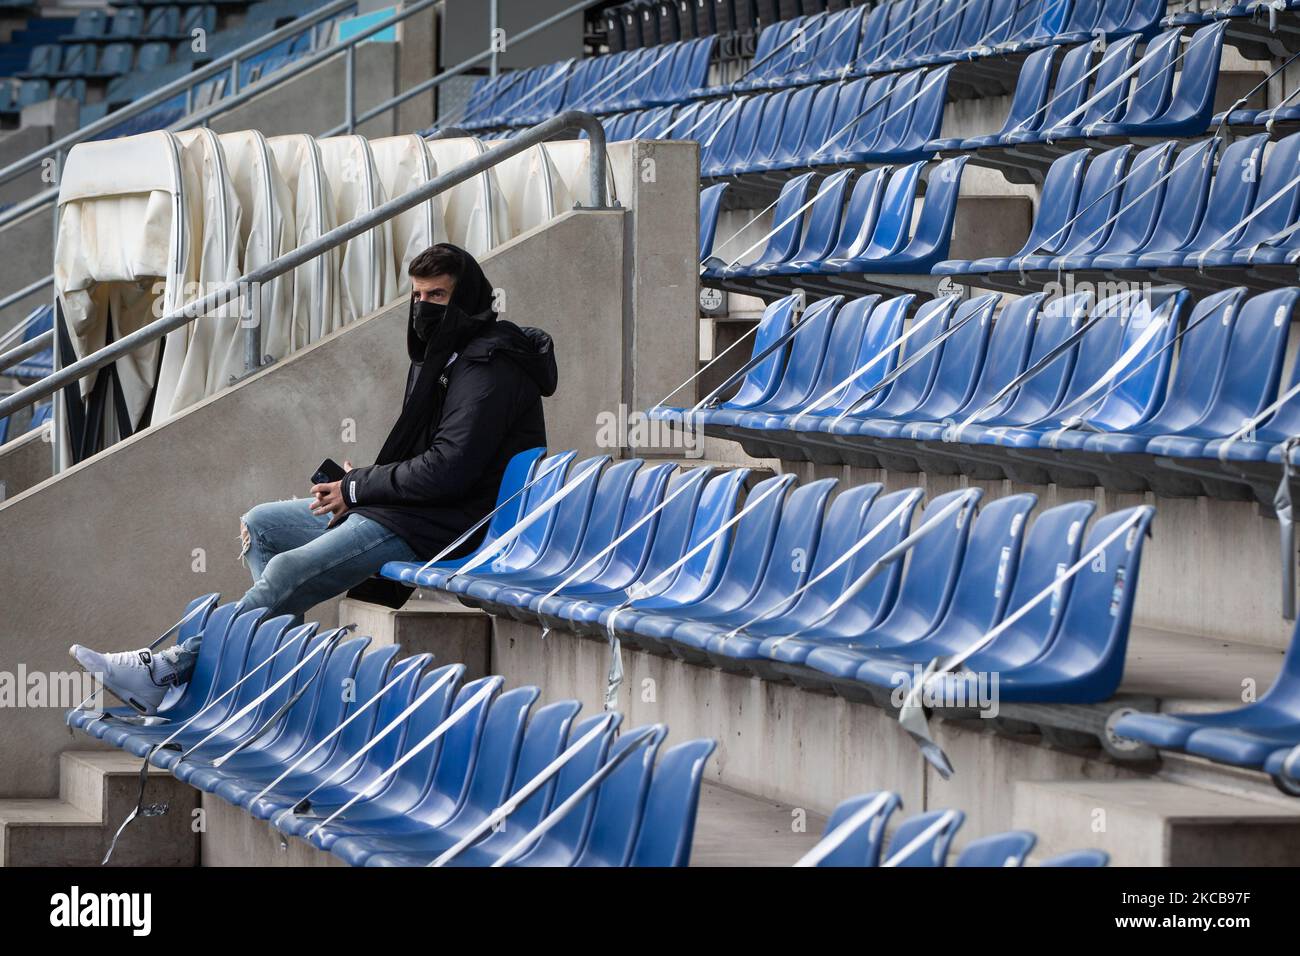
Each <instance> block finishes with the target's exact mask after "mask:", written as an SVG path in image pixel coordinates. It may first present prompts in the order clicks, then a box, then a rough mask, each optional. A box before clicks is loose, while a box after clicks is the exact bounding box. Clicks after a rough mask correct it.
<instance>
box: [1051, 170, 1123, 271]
mask: <svg viewBox="0 0 1300 956" xmlns="http://www.w3.org/2000/svg"><path fill="white" fill-rule="evenodd" d="M1132 151H1133V147H1132V146H1117V147H1115V148H1114V149H1112V150H1108V151H1107V152H1105V153H1102V154H1101V155H1100V156H1097V157H1096V158H1094V159H1093V160H1092V162H1091V163H1089V164H1088V171H1087V172H1086V173H1084V176H1083V186H1082V187H1081V188H1080V189H1079V204H1078V211H1077V212H1076V213H1075V215H1074V216H1073V222H1071V223H1070V225H1069V230H1070V231H1069V233H1068V235H1067V237H1066V239H1065V240H1064V241H1063V242H1062V244H1061V251H1062V252H1069V251H1070V250H1073V249H1079V250H1080V251H1086V250H1087V248H1088V247H1087V245H1086V244H1087V243H1089V242H1092V243H1101V242H1105V240H1106V237H1107V236H1109V235H1110V231H1111V229H1112V228H1114V220H1115V212H1116V210H1117V209H1118V208H1119V201H1120V196H1121V194H1122V193H1123V183H1122V180H1123V178H1124V171H1125V170H1126V169H1127V167H1128V165H1129V162H1128V161H1129V156H1130V154H1131V153H1132Z"/></svg>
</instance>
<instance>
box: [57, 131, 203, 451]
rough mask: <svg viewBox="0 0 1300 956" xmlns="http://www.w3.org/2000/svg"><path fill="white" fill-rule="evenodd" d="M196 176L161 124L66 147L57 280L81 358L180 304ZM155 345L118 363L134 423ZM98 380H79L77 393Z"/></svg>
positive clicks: (190, 274)
mask: <svg viewBox="0 0 1300 956" xmlns="http://www.w3.org/2000/svg"><path fill="white" fill-rule="evenodd" d="M200 175H201V174H200V172H199V171H198V170H197V169H196V168H195V166H194V158H193V155H192V154H191V153H189V152H187V151H186V150H185V149H184V147H183V145H182V144H181V142H180V141H179V140H178V139H177V138H176V137H175V136H174V135H172V134H171V133H167V132H153V133H143V134H141V135H139V136H129V137H124V138H122V139H116V140H106V141H102V142H90V143H83V144H81V145H79V146H77V147H76V148H75V149H73V150H72V151H71V152H70V153H69V155H68V160H67V163H66V165H65V166H64V169H63V175H62V177H61V178H60V182H59V228H58V236H57V239H56V243H55V253H54V283H55V292H56V293H57V295H58V297H59V300H60V305H61V308H62V313H63V316H64V320H65V322H66V325H67V330H68V335H69V338H70V340H71V343H72V348H73V351H74V352H75V353H76V355H77V357H78V358H81V357H84V356H86V355H88V354H90V353H91V352H94V351H96V350H97V349H99V348H101V347H103V346H104V344H105V343H106V342H107V341H108V339H109V336H110V335H111V337H112V338H113V339H114V340H116V339H120V338H121V337H122V336H124V335H127V334H128V333H130V332H133V331H135V330H136V329H138V328H141V327H142V326H144V325H147V324H148V323H149V322H151V321H153V320H154V319H155V318H156V317H157V316H159V315H162V314H164V313H165V312H167V311H170V310H172V309H175V308H178V307H180V306H181V305H182V304H183V302H184V298H183V294H184V290H185V286H186V284H187V283H188V282H192V281H194V280H195V278H196V277H197V272H198V269H197V262H198V255H197V251H198V249H200V248H201V246H202V243H201V242H200V241H198V240H197V239H196V233H198V232H200V230H201V226H200V222H199V218H198V212H199V204H198V202H197V197H198V196H199V195H201V192H202V186H201V183H200ZM161 347H162V346H161V343H158V342H155V343H153V344H151V345H148V346H146V347H143V348H141V349H138V350H136V351H135V352H134V353H132V354H131V355H130V356H127V357H125V358H123V359H121V360H119V361H118V362H117V367H116V371H117V375H118V379H119V382H120V384H121V389H122V396H123V399H124V402H125V406H126V409H127V413H128V416H129V419H130V425H131V427H133V428H134V427H138V426H140V425H141V424H144V423H143V422H142V421H141V419H142V418H143V415H144V411H145V408H146V407H147V405H148V402H149V397H150V395H151V394H152V392H153V389H154V386H155V384H156V383H157V370H158V357H159V352H160V350H161ZM101 374H102V373H101ZM94 383H95V378H94V377H91V378H86V379H83V380H82V381H81V394H82V395H83V396H85V395H87V394H88V393H89V392H90V391H91V389H92V387H93V386H94ZM104 425H105V435H104V438H105V440H106V441H111V440H114V439H115V438H116V437H117V427H116V422H115V419H114V417H113V416H112V415H107V416H106V420H105V423H104Z"/></svg>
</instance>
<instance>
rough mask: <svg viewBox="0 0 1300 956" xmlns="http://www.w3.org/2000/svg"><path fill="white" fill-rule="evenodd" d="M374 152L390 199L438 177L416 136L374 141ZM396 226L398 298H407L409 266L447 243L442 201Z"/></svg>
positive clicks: (425, 205) (422, 205)
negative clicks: (426, 251)
mask: <svg viewBox="0 0 1300 956" xmlns="http://www.w3.org/2000/svg"><path fill="white" fill-rule="evenodd" d="M370 150H371V153H372V154H373V155H374V157H375V168H376V169H377V170H378V171H379V181H380V183H381V184H382V185H383V187H384V192H385V193H387V194H388V197H389V198H390V199H391V198H394V197H397V196H401V195H402V194H404V193H408V192H410V191H411V190H412V189H416V188H417V187H419V186H423V185H424V184H425V183H427V182H428V181H429V180H431V179H433V177H434V176H436V175H437V174H438V167H437V165H436V164H435V163H434V161H433V156H432V154H431V153H430V152H429V150H428V149H427V148H426V147H425V145H424V139H423V138H422V137H420V136H416V135H415V134H414V133H412V134H410V135H408V136H387V137H385V138H383V139H375V140H371V141H370ZM392 223H393V266H394V273H395V278H396V282H397V294H398V295H404V294H406V293H407V292H409V291H410V289H411V280H410V277H409V276H407V274H406V266H407V264H408V263H409V262H410V261H411V259H412V258H414V257H415V256H416V255H418V254H419V253H421V252H423V251H424V250H425V249H428V248H429V247H430V246H433V245H437V244H438V243H440V242H446V241H447V229H446V226H444V225H443V210H442V197H441V196H434V197H433V198H431V199H429V200H427V201H426V202H422V203H420V204H419V205H418V206H415V207H414V208H411V209H408V210H407V211H406V212H404V213H402V214H401V215H400V216H397V217H396V218H395V219H393V220H392Z"/></svg>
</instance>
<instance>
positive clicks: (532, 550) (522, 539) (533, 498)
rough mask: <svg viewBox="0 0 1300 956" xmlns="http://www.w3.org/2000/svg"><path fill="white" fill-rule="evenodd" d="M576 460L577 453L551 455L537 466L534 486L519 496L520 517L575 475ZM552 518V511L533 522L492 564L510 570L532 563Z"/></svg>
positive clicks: (546, 534) (548, 529) (548, 530)
mask: <svg viewBox="0 0 1300 956" xmlns="http://www.w3.org/2000/svg"><path fill="white" fill-rule="evenodd" d="M576 457H577V452H573V451H566V452H561V453H560V454H557V455H550V456H548V457H547V458H545V459H543V460H542V461H541V462H540V463H539V464H538V466H537V471H536V473H535V474H534V477H533V483H532V484H531V485H529V486H528V487H527V488H526V489H525V490H524V491H523V492H522V494H521V495H520V504H519V515H520V517H523V516H527V515H528V514H529V513H530V512H532V511H533V510H535V509H536V508H537V507H539V506H540V505H541V504H542V502H544V501H546V500H547V499H548V498H550V497H551V496H552V495H553V494H555V493H556V492H557V491H559V490H560V488H561V487H562V486H563V485H564V482H565V478H566V477H567V476H572V475H576V474H578V472H577V471H575V470H573V460H574V458H576ZM553 517H554V511H552V512H551V514H550V515H548V516H547V517H545V518H542V519H539V520H538V521H536V522H534V523H533V524H532V525H531V526H530V527H529V528H528V530H527V531H525V532H524V533H523V534H521V535H519V536H518V537H517V538H515V540H514V541H512V542H510V543H509V544H508V545H506V547H505V550H504V551H503V552H502V553H500V554H498V555H497V556H496V558H495V559H494V560H493V564H497V563H498V562H499V563H500V564H502V565H504V566H508V567H513V568H525V567H527V566H528V565H529V564H531V563H532V562H533V561H534V560H536V558H537V555H538V553H539V552H540V551H541V550H542V548H543V547H544V546H545V544H546V539H547V536H548V535H549V533H550V529H551V523H552V520H553ZM516 521H518V518H516Z"/></svg>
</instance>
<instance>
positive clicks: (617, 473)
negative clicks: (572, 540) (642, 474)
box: [566, 458, 644, 571]
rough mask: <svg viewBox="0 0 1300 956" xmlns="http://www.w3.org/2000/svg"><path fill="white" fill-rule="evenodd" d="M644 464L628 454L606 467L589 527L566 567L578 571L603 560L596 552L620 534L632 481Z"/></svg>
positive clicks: (601, 550) (600, 550)
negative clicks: (626, 456) (593, 560)
mask: <svg viewBox="0 0 1300 956" xmlns="http://www.w3.org/2000/svg"><path fill="white" fill-rule="evenodd" d="M642 464H644V462H642V461H641V459H639V458H627V459H624V460H623V461H618V462H615V463H614V464H612V465H610V466H609V467H608V468H606V469H605V472H604V474H602V475H601V476H600V484H599V485H597V487H596V495H595V497H594V498H593V499H592V502H591V513H590V515H589V517H588V518H587V523H586V528H585V529H584V530H583V533H582V537H581V538H580V539H579V543H578V548H577V551H576V552H575V553H574V557H573V561H572V563H571V564H570V565H569V566H568V568H566V570H569V569H570V568H571V569H572V570H573V571H576V570H577V569H578V568H580V567H582V566H583V565H584V564H586V563H587V562H588V561H591V560H592V559H595V560H597V561H600V560H603V558H598V557H597V555H600V554H601V553H602V552H605V551H606V549H607V548H608V547H609V545H610V544H611V543H612V542H613V541H614V539H615V537H617V535H618V526H619V523H620V519H621V517H622V515H623V513H624V511H625V509H626V508H627V502H628V498H629V496H630V495H631V493H632V485H633V483H634V482H635V481H636V475H637V472H638V471H640V470H641V466H642ZM575 497H576V496H575ZM606 553H607V552H606Z"/></svg>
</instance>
